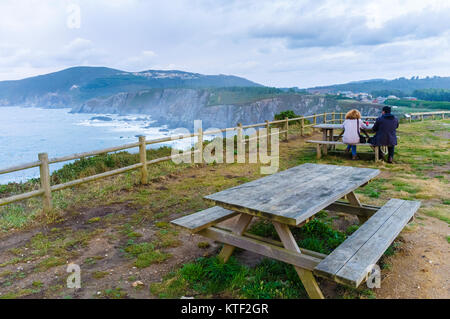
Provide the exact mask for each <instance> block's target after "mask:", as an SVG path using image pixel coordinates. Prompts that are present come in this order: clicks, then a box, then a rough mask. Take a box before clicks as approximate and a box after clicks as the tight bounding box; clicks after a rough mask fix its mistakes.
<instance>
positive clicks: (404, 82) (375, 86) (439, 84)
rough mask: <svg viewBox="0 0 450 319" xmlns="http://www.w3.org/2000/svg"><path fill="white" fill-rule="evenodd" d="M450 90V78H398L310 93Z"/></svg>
mask: <svg viewBox="0 0 450 319" xmlns="http://www.w3.org/2000/svg"><path fill="white" fill-rule="evenodd" d="M429 88H434V89H450V77H438V76H434V77H426V78H422V79H419V78H418V77H413V78H411V79H406V78H398V79H395V80H385V79H374V80H367V81H357V82H349V83H345V84H335V85H328V86H317V87H313V88H309V89H308V91H309V92H321V93H337V92H338V91H353V92H367V93H371V92H373V91H382V90H390V91H395V90H398V91H400V92H402V93H404V94H405V95H411V94H412V92H413V91H414V90H420V89H429Z"/></svg>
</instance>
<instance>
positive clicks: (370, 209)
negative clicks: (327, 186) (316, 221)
mask: <svg viewBox="0 0 450 319" xmlns="http://www.w3.org/2000/svg"><path fill="white" fill-rule="evenodd" d="M379 209H380V207H378V206H370V205H361V206H353V205H351V204H349V203H345V202H341V201H336V202H334V203H333V204H331V205H330V206H328V207H326V208H324V210H327V211H331V212H340V213H346V214H352V215H357V216H362V217H370V216H372V215H373V214H375V213H376V212H377V211H378V210H379Z"/></svg>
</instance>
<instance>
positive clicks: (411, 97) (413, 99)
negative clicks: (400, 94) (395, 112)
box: [404, 96, 417, 101]
mask: <svg viewBox="0 0 450 319" xmlns="http://www.w3.org/2000/svg"><path fill="white" fill-rule="evenodd" d="M404 99H405V100H409V101H417V98H416V97H414V96H407V97H404Z"/></svg>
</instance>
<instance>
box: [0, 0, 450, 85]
mask: <svg viewBox="0 0 450 319" xmlns="http://www.w3.org/2000/svg"><path fill="white" fill-rule="evenodd" d="M449 17H450V1H448V0H435V1H434V0H418V1H416V0H404V1H402V0H386V1H385V0H376V1H368V0H367V1H366V0H311V1H301V0H292V1H289V0H280V1H274V0H272V1H265V0H239V1H234V0H165V1H157V0H1V1H0V80H12V79H20V78H24V77H27V76H32V75H38V74H43V73H48V72H53V71H57V70H60V69H63V68H66V67H70V66H76V65H91V66H108V67H113V68H119V69H122V70H126V71H142V70H147V69H179V70H185V71H192V72H198V73H205V74H219V73H221V74H233V75H238V76H243V77H246V78H248V79H250V80H253V81H256V82H259V83H262V84H265V85H270V86H279V87H292V86H298V87H311V86H316V85H325V84H334V83H343V82H348V81H355V80H363V79H371V78H387V79H392V78H396V77H400V76H405V77H411V76H416V75H418V76H421V77H422V76H427V75H430V76H431V75H440V76H450V18H449Z"/></svg>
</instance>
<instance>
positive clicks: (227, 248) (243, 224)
mask: <svg viewBox="0 0 450 319" xmlns="http://www.w3.org/2000/svg"><path fill="white" fill-rule="evenodd" d="M252 218H253V216H252V215H248V214H241V215H240V216H239V219H238V221H237V222H236V225H234V227H233V233H234V234H236V235H242V234H243V233H244V232H245V231H246V229H247V227H248V225H249V224H250V222H251V220H252ZM234 248H235V246H233V245H224V246H223V248H222V250H221V251H220V253H219V258H220V259H222V261H223V262H224V263H226V262H227V261H228V259H230V257H231V255H232V254H233V251H234Z"/></svg>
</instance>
